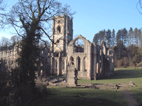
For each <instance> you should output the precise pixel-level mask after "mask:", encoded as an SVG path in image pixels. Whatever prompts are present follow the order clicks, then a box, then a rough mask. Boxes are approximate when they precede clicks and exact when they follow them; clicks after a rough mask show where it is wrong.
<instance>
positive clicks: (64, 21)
mask: <svg viewBox="0 0 142 106" xmlns="http://www.w3.org/2000/svg"><path fill="white" fill-rule="evenodd" d="M52 39H53V41H54V43H53V42H51V46H50V47H51V48H50V50H51V51H52V53H57V54H59V53H63V55H62V56H65V55H66V49H67V46H68V44H69V42H70V41H71V40H72V39H73V23H72V18H70V17H69V16H67V15H61V16H55V17H54V19H53V24H52Z"/></svg>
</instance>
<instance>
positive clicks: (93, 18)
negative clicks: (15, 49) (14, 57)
mask: <svg viewBox="0 0 142 106" xmlns="http://www.w3.org/2000/svg"><path fill="white" fill-rule="evenodd" d="M4 1H5V3H6V4H7V7H8V9H9V8H10V7H11V6H12V5H13V4H14V3H15V2H16V1H17V0H4ZM58 1H59V2H61V3H62V4H63V5H65V4H68V5H70V7H71V9H72V10H73V11H75V12H76V14H75V15H74V16H73V35H74V36H77V35H79V34H81V35H82V36H84V37H86V39H88V40H90V41H91V42H92V40H93V37H94V35H95V34H96V33H98V32H99V31H100V30H104V29H105V30H108V29H110V30H112V29H115V31H116V32H117V31H118V30H119V29H123V28H126V29H127V30H129V29H130V27H132V28H133V29H134V28H138V29H140V28H141V27H142V15H141V14H140V13H139V12H138V10H137V8H136V4H137V2H138V0H58ZM141 12H142V10H141ZM13 34H14V30H13V29H12V28H8V29H5V30H2V29H1V30H0V38H1V37H2V36H4V37H7V38H10V37H11V36H12V35H13Z"/></svg>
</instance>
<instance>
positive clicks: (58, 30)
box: [0, 15, 114, 80]
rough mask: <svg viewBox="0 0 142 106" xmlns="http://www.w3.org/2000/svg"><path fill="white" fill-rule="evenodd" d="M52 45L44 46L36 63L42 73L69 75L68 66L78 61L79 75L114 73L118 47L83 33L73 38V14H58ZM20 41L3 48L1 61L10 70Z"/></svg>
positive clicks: (39, 72)
mask: <svg viewBox="0 0 142 106" xmlns="http://www.w3.org/2000/svg"><path fill="white" fill-rule="evenodd" d="M52 39H53V42H51V44H50V48H48V47H46V46H40V50H41V52H40V55H41V57H40V58H39V59H37V61H38V63H37V64H35V66H37V68H38V72H37V77H38V76H40V75H49V74H56V75H66V74H67V71H68V70H67V69H68V68H67V67H68V66H69V65H70V64H74V66H75V69H76V70H77V71H78V75H77V77H78V78H83V79H89V80H96V79H98V78H104V77H110V76H111V75H113V73H114V51H113V50H111V49H109V48H107V47H106V43H105V41H102V42H101V45H95V44H94V43H91V42H90V41H88V40H87V39H86V38H85V37H83V36H82V35H79V36H78V37H76V38H75V39H73V19H72V18H70V17H69V16H66V15H62V16H55V17H54V19H53V23H52ZM18 52H19V48H18V44H16V45H15V46H14V47H13V48H9V49H4V48H1V49H0V59H1V64H2V63H3V64H5V66H6V67H7V68H8V69H9V70H10V69H11V68H14V67H16V66H17V63H16V59H17V58H18V55H17V53H18ZM0 68H1V70H2V69H3V67H2V66H1V67H0Z"/></svg>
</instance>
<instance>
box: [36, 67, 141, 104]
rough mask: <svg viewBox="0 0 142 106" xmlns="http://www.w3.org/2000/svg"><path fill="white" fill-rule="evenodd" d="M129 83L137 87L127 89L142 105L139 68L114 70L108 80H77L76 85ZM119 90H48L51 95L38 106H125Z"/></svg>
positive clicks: (61, 88)
mask: <svg viewBox="0 0 142 106" xmlns="http://www.w3.org/2000/svg"><path fill="white" fill-rule="evenodd" d="M130 81H133V82H134V83H135V84H136V85H137V87H133V88H129V89H130V90H131V92H132V94H133V96H134V97H135V98H136V99H137V101H138V103H139V104H140V103H142V100H141V98H142V69H140V68H116V69H115V75H114V76H112V77H111V78H110V79H99V80H96V81H95V80H92V81H90V80H84V79H79V80H78V83H101V84H105V83H107V84H108V83H116V84H118V83H121V84H122V83H123V84H124V83H129V82H130ZM120 89H121V88H120ZM120 89H118V90H100V89H92V88H66V87H54V88H48V90H50V92H51V93H52V95H49V96H47V97H45V98H44V99H43V101H42V102H41V103H40V104H39V105H38V106H86V105H89V106H94V105H95V104H96V106H119V105H121V106H127V102H126V100H125V98H124V94H123V92H121V91H120ZM100 98H101V99H100ZM107 103H108V104H107Z"/></svg>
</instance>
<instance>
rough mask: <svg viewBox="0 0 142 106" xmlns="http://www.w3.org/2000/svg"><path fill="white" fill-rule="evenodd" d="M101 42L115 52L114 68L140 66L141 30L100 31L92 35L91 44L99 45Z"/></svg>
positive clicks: (141, 54) (141, 52) (141, 56)
mask: <svg viewBox="0 0 142 106" xmlns="http://www.w3.org/2000/svg"><path fill="white" fill-rule="evenodd" d="M102 40H104V41H105V42H106V45H107V47H108V48H111V49H113V50H114V51H115V66H116V67H121V66H125V67H126V66H142V63H141V62H142V59H141V58H142V29H138V28H135V29H133V28H131V27H130V29H129V30H127V29H126V28H123V29H120V30H118V31H117V32H115V30H114V29H113V30H112V31H111V30H110V29H108V30H102V31H99V32H98V33H97V34H95V35H94V38H93V43H95V44H97V45H100V44H101V41H102Z"/></svg>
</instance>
